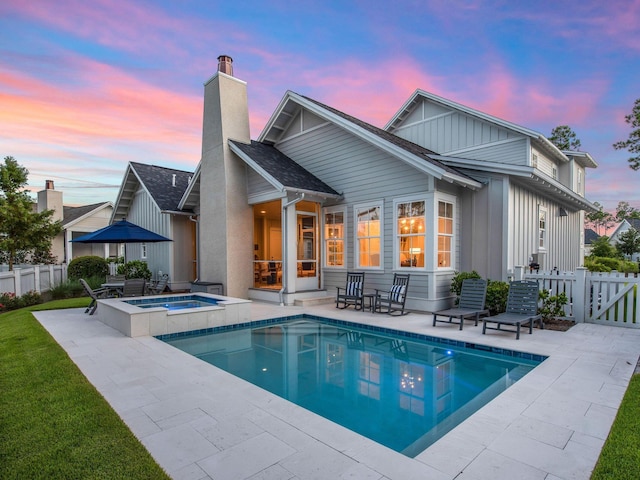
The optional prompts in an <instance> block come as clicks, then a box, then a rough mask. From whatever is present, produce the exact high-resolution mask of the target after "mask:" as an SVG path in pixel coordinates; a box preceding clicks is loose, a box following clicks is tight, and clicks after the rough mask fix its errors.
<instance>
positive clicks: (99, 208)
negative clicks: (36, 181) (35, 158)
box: [37, 180, 117, 264]
mask: <svg viewBox="0 0 640 480" xmlns="http://www.w3.org/2000/svg"><path fill="white" fill-rule="evenodd" d="M62 197H63V195H62V192H61V191H59V190H55V188H54V184H53V180H47V181H46V184H45V189H44V190H40V191H39V192H38V203H37V211H38V212H41V211H43V210H53V211H54V214H53V217H52V219H53V220H54V221H57V220H60V222H62V232H61V233H59V234H58V235H57V236H56V237H55V238H54V239H53V241H52V242H51V254H52V255H53V256H54V257H56V259H57V261H58V263H66V264H68V263H69V262H70V261H71V260H73V259H74V258H77V257H82V256H85V255H97V256H100V257H103V258H109V257H112V256H116V255H117V252H116V250H115V246H111V245H108V244H82V243H73V242H72V241H71V240H73V239H74V238H78V237H80V236H82V235H85V234H87V233H90V232H94V231H96V230H99V229H100V228H103V227H106V226H107V225H109V220H110V218H111V214H112V211H113V204H112V203H111V202H100V203H94V204H91V205H82V206H78V207H72V206H65V205H63V200H62Z"/></svg>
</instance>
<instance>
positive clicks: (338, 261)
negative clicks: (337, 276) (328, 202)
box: [324, 207, 347, 267]
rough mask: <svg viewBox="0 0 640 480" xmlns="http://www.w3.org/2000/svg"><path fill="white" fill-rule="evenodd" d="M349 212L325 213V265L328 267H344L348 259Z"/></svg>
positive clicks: (327, 210)
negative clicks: (347, 223)
mask: <svg viewBox="0 0 640 480" xmlns="http://www.w3.org/2000/svg"><path fill="white" fill-rule="evenodd" d="M346 218H347V212H346V209H345V208H344V207H342V208H340V209H331V210H330V209H326V210H325V213H324V264H325V266H327V267H344V266H345V257H346V248H345V247H346V244H345V241H344V236H345V223H344V222H345V220H346Z"/></svg>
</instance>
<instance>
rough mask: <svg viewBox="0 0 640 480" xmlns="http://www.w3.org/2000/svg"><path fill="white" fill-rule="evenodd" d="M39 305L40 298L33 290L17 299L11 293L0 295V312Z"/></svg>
mask: <svg viewBox="0 0 640 480" xmlns="http://www.w3.org/2000/svg"><path fill="white" fill-rule="evenodd" d="M39 303H42V297H41V296H40V294H39V293H38V292H36V291H35V290H30V291H28V292H27V293H25V294H24V295H22V296H21V297H17V296H16V294H15V293H13V292H4V293H0V312H7V311H9V310H17V309H18V308H22V307H29V306H31V305H37V304H39Z"/></svg>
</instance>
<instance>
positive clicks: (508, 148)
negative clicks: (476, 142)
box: [450, 138, 529, 165]
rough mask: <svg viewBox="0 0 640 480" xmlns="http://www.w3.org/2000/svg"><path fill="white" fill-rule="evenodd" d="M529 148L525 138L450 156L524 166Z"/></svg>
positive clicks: (483, 146) (454, 153)
mask: <svg viewBox="0 0 640 480" xmlns="http://www.w3.org/2000/svg"><path fill="white" fill-rule="evenodd" d="M528 152H529V147H528V142H527V139H526V138H519V139H513V140H511V141H508V142H502V143H499V144H497V145H492V144H488V145H481V146H479V147H477V148H473V149H470V150H465V151H463V152H453V153H451V152H450V153H451V155H453V156H459V157H462V158H471V159H474V160H484V161H487V162H496V163H505V164H509V165H526V164H527V161H528V160H527V159H528V157H529V155H528Z"/></svg>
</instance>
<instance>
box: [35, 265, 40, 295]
mask: <svg viewBox="0 0 640 480" xmlns="http://www.w3.org/2000/svg"><path fill="white" fill-rule="evenodd" d="M33 289H34V290H35V291H36V292H38V293H40V291H41V290H42V289H41V288H40V265H34V266H33Z"/></svg>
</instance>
